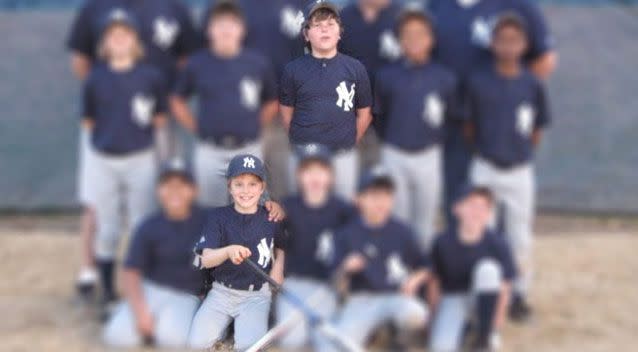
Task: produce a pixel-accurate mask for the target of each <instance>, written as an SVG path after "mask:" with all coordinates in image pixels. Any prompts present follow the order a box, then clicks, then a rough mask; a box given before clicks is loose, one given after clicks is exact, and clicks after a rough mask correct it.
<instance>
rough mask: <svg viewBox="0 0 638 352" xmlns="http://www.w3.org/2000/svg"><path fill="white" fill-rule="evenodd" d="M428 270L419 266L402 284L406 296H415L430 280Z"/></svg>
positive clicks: (402, 290) (402, 291)
mask: <svg viewBox="0 0 638 352" xmlns="http://www.w3.org/2000/svg"><path fill="white" fill-rule="evenodd" d="M428 276H429V273H428V270H427V269H426V268H419V269H417V270H415V271H414V272H412V274H410V276H408V278H407V279H406V280H405V281H404V282H403V284H401V293H403V294H404V295H406V296H415V295H416V294H417V292H418V290H419V287H421V286H422V285H423V284H425V282H426V281H427V280H428Z"/></svg>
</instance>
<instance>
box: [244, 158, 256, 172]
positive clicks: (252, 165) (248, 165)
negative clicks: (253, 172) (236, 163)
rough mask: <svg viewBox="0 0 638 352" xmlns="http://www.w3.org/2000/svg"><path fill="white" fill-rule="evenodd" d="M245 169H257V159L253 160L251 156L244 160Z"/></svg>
mask: <svg viewBox="0 0 638 352" xmlns="http://www.w3.org/2000/svg"><path fill="white" fill-rule="evenodd" d="M244 167H245V168H248V169H254V168H255V159H254V158H251V157H249V156H247V157H245V158H244Z"/></svg>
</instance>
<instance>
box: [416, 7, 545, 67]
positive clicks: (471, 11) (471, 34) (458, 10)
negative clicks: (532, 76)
mask: <svg viewBox="0 0 638 352" xmlns="http://www.w3.org/2000/svg"><path fill="white" fill-rule="evenodd" d="M463 3H465V4H467V5H465V6H464V5H462V4H463ZM428 8H429V10H430V12H431V13H432V15H433V17H434V19H435V21H436V26H435V27H436V47H435V51H434V55H435V58H436V59H437V60H438V61H439V62H441V63H442V64H444V65H445V66H447V67H449V68H450V69H451V70H453V71H454V72H455V73H456V74H457V75H458V76H459V78H460V79H462V80H464V79H465V78H466V75H467V74H469V73H470V72H472V70H474V69H475V68H477V67H484V66H486V65H488V64H489V63H490V60H491V53H490V51H489V46H490V41H491V36H492V28H493V27H494V24H495V23H496V20H497V18H498V16H499V15H500V14H501V13H503V12H505V11H514V12H516V13H518V14H519V15H520V16H521V17H522V18H523V19H524V20H525V22H526V25H527V28H528V30H527V32H528V37H529V50H528V53H527V54H526V58H527V59H529V60H533V59H535V58H538V57H539V56H541V55H542V54H544V53H546V52H547V51H549V50H551V47H552V42H551V38H550V36H549V31H548V28H547V24H546V23H545V20H544V18H543V15H542V13H541V12H540V9H539V8H538V6H537V5H536V4H533V3H531V2H530V1H529V0H474V1H472V0H467V1H459V0H431V1H429V2H428Z"/></svg>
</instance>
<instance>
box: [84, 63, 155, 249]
mask: <svg viewBox="0 0 638 352" xmlns="http://www.w3.org/2000/svg"><path fill="white" fill-rule="evenodd" d="M166 105H167V104H166V88H165V83H164V81H163V79H162V76H161V75H160V74H159V73H158V72H157V70H155V69H154V68H152V67H150V66H148V65H146V64H135V66H134V67H133V68H131V69H129V70H128V71H124V72H117V71H114V70H113V69H111V68H110V67H108V66H107V65H103V64H99V65H96V66H95V67H94V68H93V70H92V72H91V74H90V75H89V77H88V78H87V80H86V82H85V87H84V92H83V110H82V116H83V118H85V119H88V120H90V121H91V122H92V123H93V129H92V131H91V147H90V149H91V150H90V153H91V154H92V156H91V158H92V162H91V168H90V169H88V170H87V176H88V180H90V182H89V184H90V189H91V192H90V198H91V200H92V203H93V204H94V206H95V210H96V217H97V223H98V224H99V226H98V231H97V236H96V244H95V254H96V257H97V258H98V259H104V260H112V259H113V258H114V257H115V253H116V250H117V245H118V240H119V234H120V230H121V222H120V216H119V211H120V206H121V203H122V201H123V200H125V201H126V206H127V214H128V224H129V227H130V228H135V226H137V225H138V224H139V222H140V221H141V220H142V218H143V217H144V216H146V215H147V214H148V213H149V212H151V211H152V210H153V208H154V206H155V203H154V197H153V187H154V185H155V178H156V176H157V175H156V173H157V164H156V157H155V153H154V150H153V146H154V138H153V134H154V128H153V123H154V120H155V118H156V117H157V116H158V115H159V114H164V113H166V110H167V106H166ZM122 188H123V189H124V191H125V194H124V192H123V189H122Z"/></svg>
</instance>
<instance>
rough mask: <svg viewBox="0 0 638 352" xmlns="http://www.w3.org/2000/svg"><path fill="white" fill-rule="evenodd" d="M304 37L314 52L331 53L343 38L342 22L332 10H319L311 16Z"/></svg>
mask: <svg viewBox="0 0 638 352" xmlns="http://www.w3.org/2000/svg"><path fill="white" fill-rule="evenodd" d="M304 37H305V39H306V41H307V42H309V43H310V47H311V49H312V51H313V52H317V53H329V52H331V51H334V50H336V49H337V43H339V39H341V24H340V23H339V20H338V19H337V17H336V16H335V14H334V13H333V12H332V11H329V10H318V11H317V12H315V13H314V14H313V15H312V17H311V18H310V20H309V22H308V25H307V27H306V29H305V30H304Z"/></svg>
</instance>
